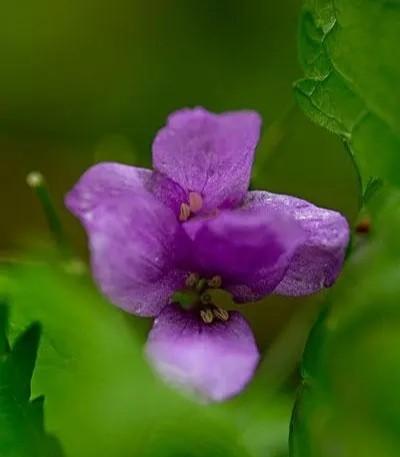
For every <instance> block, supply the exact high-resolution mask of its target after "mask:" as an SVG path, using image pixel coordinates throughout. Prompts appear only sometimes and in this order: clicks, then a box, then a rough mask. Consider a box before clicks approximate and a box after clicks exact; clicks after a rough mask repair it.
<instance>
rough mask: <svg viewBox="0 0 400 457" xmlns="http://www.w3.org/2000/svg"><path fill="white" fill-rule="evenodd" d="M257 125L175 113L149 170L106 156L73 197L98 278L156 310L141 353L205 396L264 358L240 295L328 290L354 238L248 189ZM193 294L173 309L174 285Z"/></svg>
mask: <svg viewBox="0 0 400 457" xmlns="http://www.w3.org/2000/svg"><path fill="white" fill-rule="evenodd" d="M260 126H261V120H260V117H259V116H258V114H257V113H255V112H252V111H239V112H228V113H223V114H218V115H217V114H213V113H209V112H208V111H206V110H204V109H202V108H195V109H185V110H181V111H178V112H176V113H173V114H172V115H171V116H170V117H169V118H168V123H167V126H166V127H164V128H163V129H161V130H160V132H159V133H158V134H157V136H156V138H155V141H154V143H153V165H154V171H151V170H147V169H142V168H136V167H131V166H127V165H121V164H116V163H102V164H98V165H95V166H93V167H92V168H91V169H89V170H88V171H87V172H86V173H85V174H84V175H83V176H82V178H81V179H80V180H79V182H78V183H77V184H76V186H75V187H74V188H73V189H72V191H71V192H70V193H69V194H68V196H67V198H66V204H67V206H68V208H69V209H70V210H71V211H72V212H73V213H74V214H75V215H76V216H77V217H78V218H79V219H80V220H81V222H82V223H83V225H84V227H85V229H86V231H87V233H88V236H89V241H90V251H91V262H92V269H93V274H94V277H95V279H96V281H97V283H98V284H99V286H100V288H101V290H102V291H103V293H104V294H105V295H106V296H107V297H108V298H109V299H110V300H111V301H112V302H113V303H114V304H115V305H117V306H119V307H121V308H123V309H125V310H126V311H128V312H131V313H133V314H136V315H140V316H154V317H156V319H155V322H154V326H153V328H152V330H151V332H150V335H149V338H148V343H147V354H148V356H149V358H150V360H151V361H152V362H153V364H154V366H155V367H156V369H157V370H158V371H159V372H160V373H161V374H162V376H163V377H165V378H167V379H170V380H172V381H173V382H175V383H179V384H181V385H183V386H185V387H186V388H189V389H192V390H194V391H196V392H198V393H200V394H201V395H202V396H204V397H205V398H207V399H210V400H223V399H225V398H228V397H230V396H232V395H235V394H236V393H238V392H239V391H240V390H241V389H243V387H244V386H245V385H246V383H247V382H248V381H249V380H250V379H251V377H252V375H253V373H254V371H255V369H256V367H257V364H258V360H259V351H258V349H257V346H256V343H255V340H254V337H253V334H252V331H251V329H250V327H249V325H248V324H247V323H246V321H245V319H244V318H243V317H242V316H241V314H240V313H239V312H237V311H235V312H232V311H229V310H226V309H223V308H221V307H219V306H217V305H216V304H215V303H214V302H213V298H212V297H213V294H212V293H211V292H212V290H213V289H224V290H225V291H228V292H229V293H230V294H231V295H232V296H233V298H234V300H235V301H237V302H241V303H243V302H249V301H254V300H257V299H260V298H262V297H263V296H265V295H267V294H269V293H276V294H283V295H297V296H299V295H306V294H311V293H313V292H316V291H318V290H320V289H321V288H323V287H329V286H331V285H332V284H333V282H334V281H335V279H336V277H337V275H338V274H339V272H340V269H341V266H342V263H343V258H344V253H345V249H346V246H347V243H348V239H349V228H348V224H347V222H346V220H345V219H344V218H343V217H342V216H341V215H340V214H339V213H337V212H335V211H331V210H327V209H321V208H318V207H316V206H314V205H312V204H311V203H308V202H306V201H304V200H300V199H298V198H295V197H289V196H286V195H277V194H271V193H268V192H264V191H248V186H249V181H250V173H251V167H252V162H253V156H254V151H255V148H256V145H257V142H258V139H259V134H260ZM182 289H187V290H190V291H191V295H190V294H189V296H190V297H192V300H191V301H190V302H189V303H188V305H187V306H184V307H183V306H180V305H179V304H177V303H175V302H174V300H173V296H174V293H175V292H176V291H179V290H182Z"/></svg>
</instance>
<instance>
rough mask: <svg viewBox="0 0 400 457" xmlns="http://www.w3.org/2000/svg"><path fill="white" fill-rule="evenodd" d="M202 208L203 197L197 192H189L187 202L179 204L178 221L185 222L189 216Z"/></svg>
mask: <svg viewBox="0 0 400 457" xmlns="http://www.w3.org/2000/svg"><path fill="white" fill-rule="evenodd" d="M202 207H203V197H202V196H201V194H199V193H198V192H189V197H188V202H184V203H181V206H180V208H179V220H180V221H181V222H184V221H187V220H188V219H189V217H190V215H191V214H196V213H198V212H199V211H200V210H201V208H202Z"/></svg>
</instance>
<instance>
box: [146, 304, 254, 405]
mask: <svg viewBox="0 0 400 457" xmlns="http://www.w3.org/2000/svg"><path fill="white" fill-rule="evenodd" d="M147 354H148V357H149V358H150V360H151V361H152V363H153V364H154V366H155V368H156V369H157V370H158V371H159V372H160V374H161V375H162V376H163V377H165V378H166V379H167V380H169V381H171V382H173V383H174V384H178V385H180V386H182V387H183V388H185V389H187V390H190V391H195V392H196V393H197V394H199V395H200V396H202V397H203V398H205V399H207V400H214V401H220V400H224V399H226V398H228V397H231V396H232V395H235V394H237V393H239V392H240V391H241V390H242V389H243V388H244V386H245V385H246V384H247V383H248V381H249V380H250V379H251V378H252V376H253V373H254V370H255V369H256V367H257V363H258V360H259V353H258V349H257V346H256V343H255V340H254V337H253V334H252V332H251V329H250V327H249V326H248V324H247V322H246V321H245V320H244V318H243V317H242V316H241V315H240V314H239V313H237V312H231V313H230V318H229V320H228V321H227V322H222V321H214V322H213V323H212V324H205V323H204V322H203V321H202V320H201V319H200V317H199V315H198V313H194V312H190V311H184V310H182V309H181V308H178V307H177V306H175V305H171V306H167V307H166V308H165V309H164V310H163V311H162V312H161V314H160V315H159V316H158V317H157V319H156V320H155V322H154V326H153V328H152V330H151V332H150V335H149V340H148V343H147Z"/></svg>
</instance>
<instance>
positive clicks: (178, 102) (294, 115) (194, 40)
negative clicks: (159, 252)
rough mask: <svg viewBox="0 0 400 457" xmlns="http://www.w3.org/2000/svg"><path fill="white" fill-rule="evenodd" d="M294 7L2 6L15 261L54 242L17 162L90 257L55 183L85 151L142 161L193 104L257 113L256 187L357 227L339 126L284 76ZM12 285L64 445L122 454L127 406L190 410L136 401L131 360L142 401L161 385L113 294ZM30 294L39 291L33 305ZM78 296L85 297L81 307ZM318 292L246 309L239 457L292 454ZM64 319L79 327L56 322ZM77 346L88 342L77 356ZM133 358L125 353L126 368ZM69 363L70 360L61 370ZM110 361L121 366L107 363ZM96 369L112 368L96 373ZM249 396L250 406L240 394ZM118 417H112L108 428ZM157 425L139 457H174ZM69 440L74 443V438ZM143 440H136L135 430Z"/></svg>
mask: <svg viewBox="0 0 400 457" xmlns="http://www.w3.org/2000/svg"><path fill="white" fill-rule="evenodd" d="M300 6H301V1H300V0H280V1H276V0H246V1H245V0H241V1H240V0H219V1H215V0H203V1H194V0H186V1H185V0H170V1H166V0H152V1H145V0H140V1H139V0H129V1H128V0H113V1H106V0H96V1H95V0H85V1H82V0H80V1H78V0H57V1H50V0H38V1H36V2H33V1H32V0H22V1H21V2H8V3H3V4H2V6H1V8H0V10H1V11H0V55H1V59H2V64H1V71H0V153H1V167H0V173H1V180H0V186H1V193H0V205H1V208H2V223H1V225H0V257H1V258H4V259H7V258H10V257H12V258H14V257H15V256H17V255H18V251H19V250H20V248H21V247H23V246H25V245H26V243H27V242H28V244H30V243H31V242H32V240H36V239H37V238H39V239H40V240H44V241H49V240H50V239H51V238H50V236H49V233H48V227H47V225H46V222H45V220H44V217H43V213H42V211H41V208H40V205H39V203H38V201H37V199H36V197H35V195H34V193H33V192H32V190H31V189H29V188H28V186H27V185H26V183H25V179H26V175H27V173H28V172H30V171H31V170H40V171H41V172H42V173H43V174H44V175H45V177H46V179H47V183H48V186H49V188H50V191H51V192H52V195H53V198H54V201H55V203H56V206H57V207H58V209H59V211H60V216H61V219H62V221H63V224H64V225H65V229H66V231H67V233H68V235H69V237H70V238H71V241H72V245H73V246H74V248H75V250H76V252H77V254H79V256H81V257H82V258H87V248H86V240H85V236H84V233H83V230H82V229H81V227H80V226H79V224H78V222H77V221H76V220H75V219H74V218H73V217H72V216H71V215H69V214H68V213H67V211H66V210H65V209H64V207H63V197H64V195H65V193H66V192H67V191H68V190H69V188H70V187H71V186H72V185H73V184H74V183H75V181H76V180H77V179H78V177H79V176H80V175H81V174H82V173H83V172H84V171H85V170H86V168H88V167H89V166H90V165H91V164H93V163H95V162H99V161H103V160H116V161H120V162H124V163H132V164H135V165H139V166H151V142H152V139H153V137H154V136H155V134H156V132H157V130H158V129H159V128H160V127H161V126H162V125H163V124H164V122H165V119H166V117H167V115H168V114H169V113H170V112H171V111H174V110H176V109H179V108H182V107H186V106H196V105H202V106H204V107H206V108H207V109H209V110H211V111H216V112H219V111H224V110H236V109H255V110H257V111H259V112H260V113H261V115H262V117H263V120H264V129H263V136H262V140H261V143H260V145H259V147H258V151H257V158H256V163H255V167H254V173H253V179H252V186H253V187H254V188H262V189H268V190H271V191H275V192H281V193H288V194H293V195H297V196H300V197H304V198H306V199H308V200H310V201H312V202H314V203H316V204H318V205H320V206H325V207H329V208H334V209H337V210H339V211H341V212H342V213H343V214H345V215H346V216H347V218H348V219H349V221H350V222H351V223H353V222H354V220H355V218H356V215H357V212H358V207H359V194H358V192H359V187H358V184H359V182H358V175H357V173H356V170H355V168H354V166H353V163H352V161H351V159H350V156H349V155H348V154H347V152H346V151H345V149H344V147H343V145H342V144H341V142H340V140H339V139H338V138H337V137H335V136H333V135H331V134H329V133H327V132H326V131H325V130H323V129H321V128H320V127H317V126H316V125H314V124H312V123H311V122H310V121H309V120H308V119H307V118H306V117H305V115H304V114H303V113H302V112H300V110H299V109H298V108H297V107H296V104H295V102H294V97H293V89H292V84H293V82H294V81H295V80H296V79H298V78H299V77H301V76H302V71H301V69H300V66H299V63H298V58H297V48H296V46H297V25H298V17H299V11H300ZM41 284H42V287H41V286H40V285H41ZM46 284H47V286H46ZM48 284H51V287H50V286H48ZM46 287H49V288H48V290H47V292H46V293H44V291H45V289H46ZM15 288H16V290H17V292H16V296H15V300H16V305H15V309H14V310H13V312H12V316H13V319H12V322H13V325H14V327H13V333H14V334H15V333H17V332H18V331H21V330H22V329H23V328H24V326H25V325H26V323H27V322H30V321H31V320H32V319H40V320H41V321H43V322H44V329H45V332H44V341H45V345H44V349H43V350H42V352H41V353H39V362H38V363H39V365H38V366H39V368H38V369H37V370H36V372H35V373H36V374H35V377H34V391H35V393H37V394H42V393H44V394H45V395H46V396H47V397H48V406H47V408H46V407H45V413H46V414H48V416H47V425H48V426H49V428H50V430H51V431H55V432H56V433H57V434H58V435H59V436H60V437H61V440H62V444H63V445H64V446H65V448H66V449H67V451H68V455H70V456H72V457H76V456H80V455H82V456H83V455H85V457H87V456H91V455H93V456H95V455H96V456H103V455H111V454H110V453H111V452H113V450H114V452H115V455H116V456H117V457H118V456H120V455H121V456H123V457H125V456H127V457H129V456H131V455H137V454H135V453H133V452H134V451H132V453H130V452H129V451H127V450H126V449H129V446H132V440H133V438H132V436H133V435H134V433H133V435H132V436H131V432H130V430H131V428H130V422H129V421H130V420H132V412H131V410H130V409H129V408H130V407H131V406H132V408H135V407H136V408H138V414H139V415H140V414H142V413H143V412H144V411H147V410H148V414H147V416H146V422H145V423H144V425H143V424H142V425H141V427H142V428H141V429H140V430H139V432H140V433H139V432H138V433H139V435H140V434H141V433H143V434H146V433H148V427H150V428H151V424H152V421H153V419H154V417H157V414H160V415H161V419H160V420H161V421H164V422H166V423H167V424H168V423H169V421H171V420H172V423H175V422H174V421H179V422H181V421H182V417H183V418H185V414H186V412H184V413H182V411H181V410H180V409H178V410H177V411H178V412H177V413H174V414H176V415H177V417H178V419H177V418H174V419H171V418H170V417H169V413H170V409H169V406H170V404H171V403H174V402H176V398H175V397H173V398H172V397H171V398H172V399H170V397H163V398H164V400H165V399H167V400H165V403H163V406H162V409H161V411H160V412H159V413H158V412H157V411H158V410H157V407H158V405H157V406H155V403H157V400H156V399H157V398H158V397H155V398H156V399H154V398H153V397H152V398H151V399H150V400H149V399H148V398H145V399H144V400H143V402H144V403H141V402H139V403H137V402H138V401H139V400H140V397H141V395H140V393H139V394H138V393H137V392H136V391H134V388H132V391H131V390H130V386H131V381H132V379H135V373H136V371H135V370H136V369H137V370H138V371H137V372H138V373H139V372H140V370H142V371H144V374H143V373H142V374H141V375H140V379H139V380H136V384H135V389H136V388H138V386H140V388H143V386H146V387H145V389H146V388H148V392H150V393H149V395H150V396H152V395H153V394H154V392H158V390H154V389H156V388H154V387H149V384H148V383H149V382H150V381H148V379H149V378H148V376H150V375H149V374H148V373H147V371H145V370H146V369H145V368H143V362H142V361H140V362H138V361H137V359H138V355H137V353H138V351H139V349H138V347H139V348H141V344H142V343H141V342H140V344H139V346H138V345H137V344H136V343H135V344H136V345H135V344H133V343H132V328H134V329H135V338H136V337H137V335H136V333H139V339H140V341H142V340H143V333H141V332H137V329H138V328H139V329H141V327H140V324H139V323H138V321H137V320H136V319H134V318H130V317H129V316H126V315H125V314H123V315H122V314H121V313H120V312H119V311H116V310H115V309H114V308H112V310H111V307H110V306H109V305H107V306H106V307H105V308H104V311H103V308H101V309H100V308H97V306H100V305H99V303H98V302H96V301H93V298H92V296H90V298H88V299H87V300H86V301H85V297H86V296H85V295H84V293H82V294H81V295H79V292H80V289H77V290H76V291H74V292H72V291H71V292H70V291H69V288H70V285H69V283H68V282H67V283H66V284H65V283H64V282H63V281H62V280H60V279H59V278H58V277H53V276H52V275H51V274H50V276H49V277H48V278H47V277H46V276H45V278H43V277H42V276H39V277H36V274H35V275H33V277H31V275H30V274H25V273H24V274H22V277H18V278H17V282H16V286H15ZM85 293H86V292H85ZM31 297H36V298H35V300H36V302H35V303H36V304H37V308H35V306H36V305H32V303H33V302H31V301H30V300H31ZM96 299H97V300H98V295H96ZM85 302H87V303H94V304H93V306H92V305H91V304H90V306H89V305H87V306H88V308H87V309H86V308H84V303H85ZM320 302H321V297H320V296H314V297H312V298H306V299H283V298H277V297H269V298H267V299H266V300H264V301H262V302H260V303H258V304H255V305H253V306H252V307H249V308H248V309H247V311H246V316H247V317H248V319H249V320H250V322H251V323H252V324H253V327H254V329H255V332H256V335H257V340H258V343H259V345H260V347H261V348H262V349H265V350H266V354H267V356H266V359H265V361H264V362H263V364H262V367H261V369H260V372H259V375H258V377H257V379H256V380H255V381H254V383H253V384H254V386H253V387H252V388H251V389H250V393H249V397H246V396H245V397H244V399H243V400H242V399H241V398H240V399H238V400H237V403H235V402H234V403H233V409H234V410H235V408H236V410H240V411H241V415H240V416H239V415H238V417H237V419H236V416H234V417H235V419H234V420H235V421H236V422H237V424H238V427H239V429H240V430H241V431H242V432H243V435H240V436H239V441H240V443H242V444H243V443H244V446H245V448H246V449H247V451H246V452H248V453H249V455H254V456H259V455H260V456H261V455H271V456H279V457H280V456H282V455H286V453H287V450H286V438H287V433H288V416H289V414H290V407H291V402H290V399H292V397H293V394H294V390H295V387H296V382H291V380H292V376H293V375H294V374H295V373H296V368H297V366H298V363H299V360H300V357H301V353H302V350H303V347H304V342H305V339H306V337H307V334H308V331H309V329H310V326H311V324H312V322H313V320H314V318H315V315H316V313H317V312H318V309H319V305H320ZM70 303H71V306H69V304H70ZM101 306H103V303H101ZM82 309H83V311H82ZM53 313H54V315H53ZM103 313H104V316H103ZM121 316H122V317H121ZM121 320H122V321H123V323H122V324H121V323H120V321H121ZM114 321H115V322H114ZM65 322H73V324H74V325H76V327H74V326H73V325H72V326H71V327H68V328H65V327H66V326H65ZM106 323H107V324H106ZM114 325H115V328H114ZM87 328H90V329H91V330H90V331H88V333H87V335H86V334H85V332H83V333H84V334H82V329H87ZM109 331H110V334H109V333H108V332H109ZM107 335H112V336H109V337H107ZM116 335H118V337H116ZM107 338H109V339H110V340H107ZM135 341H136V339H135ZM131 343H132V344H133V346H134V347H132V348H130V347H129V344H131ZM58 344H59V346H58ZM64 344H65V345H66V346H65V347H64ZM81 346H82V347H84V348H85V350H84V351H82V352H81V351H80V347H81ZM60 348H61V349H60ZM86 350H87V352H86ZM63 351H65V354H64V352H63ZM116 353H117V354H118V356H117V358H116V356H115V354H116ZM77 354H79V355H77ZM93 354H97V355H96V357H93ZM103 357H104V359H103ZM130 359H132V360H135V362H134V363H132V366H126V361H127V360H130ZM118 364H119V365H118ZM70 366H72V367H73V368H74V369H76V372H74V374H72V375H71V373H70V372H69V371H68V368H69V367H70ZM121 366H124V369H122V372H121V373H122V374H121V373H119V372H118V370H120V369H121V368H120V367H121ZM107 367H111V368H110V370H111V371H110V373H107V375H105V374H104V370H105V369H107ZM113 370H114V371H113ZM118 374H121V376H122V378H120V377H119V376H118ZM152 382H153V381H152ZM110 386H111V389H112V391H113V392H114V396H113V397H110V391H109V389H110ZM266 386H268V389H267V387H266ZM94 389H96V390H94ZM152 389H153V390H152ZM157 389H159V387H157ZM252 389H254V392H258V393H257V394H254V393H252V392H253V390H252ZM257 389H258V390H257ZM260 389H261V390H260ZM276 390H279V391H280V392H282V391H283V392H284V394H285V396H284V397H282V398H281V397H278V396H276V397H274V395H273V394H272V393H271V391H272V392H275V391H276ZM260 392H263V394H262V396H260ZM267 392H268V393H267ZM286 394H288V397H286ZM154 395H155V394H154ZM252 395H253V396H252ZM253 397H254V398H255V400H254V402H253V400H251V401H250V400H249V399H248V398H250V399H253ZM99 398H100V399H101V401H99V400H98V399H99ZM260 398H263V400H264V401H265V403H263V402H262V401H261V402H260ZM164 400H163V401H164ZM74 402H76V405H75V403H74ZM253 403H254V404H253ZM72 404H74V406H75V407H74V408H71V405H72ZM254 405H256V406H254ZM60 408H61V409H62V408H65V414H63V415H60ZM185 408H189V413H190V414H199V418H198V419H195V420H196V421H198V422H199V423H202V421H206V422H207V420H209V419H208V418H207V417H206V418H204V417H203V416H202V415H201V414H200V413H198V411H197V406H196V407H195V406H192V405H191V406H190V407H189V406H185V407H184V408H183V409H184V411H186V410H185ZM193 408H194V409H193ZM63 411H64V410H63ZM193 411H195V412H194V413H193ZM209 414H211V413H209ZM218 414H219V412H218ZM224 414H225V413H224ZM229 414H230V413H229ZM181 415H182V417H181ZM196 417H197V416H196ZM224 417H225V416H224ZM138 420H139V419H138ZM210 420H211V424H213V423H214V422H216V423H217V422H218V420H217V419H215V417H214V416H212V419H210ZM91 421H94V422H93V423H91ZM184 421H185V419H183V422H181V423H182V424H184V423H185V422H184ZM224 421H225V418H224V419H223V420H222V423H224ZM113 422H115V423H117V424H118V427H119V428H113V425H112V423H113ZM139 422H140V420H139ZM149 424H150V425H149ZM133 426H135V427H136V426H138V424H136V422H135V423H134V424H133V425H132V427H133ZM203 426H204V425H202V426H201V427H203ZM220 426H221V425H218V427H220ZM199 427H200V426H199ZM201 427H200V428H199V430H202V428H201ZM212 427H214V425H212ZM222 427H224V425H223V426H222ZM81 428H82V430H83V431H82V435H81V436H80V435H79V431H80V429H81ZM227 428H228V429H229V430H230V426H229V427H228V426H227ZM267 429H268V430H270V432H269V433H268V432H266V430H267ZM162 430H163V431H162V432H159V431H158V429H156V431H155V432H154V434H155V436H157V433H166V434H167V435H168V436H167V438H168V439H167V438H165V437H164V436H163V435H162V439H160V440H157V439H155V438H154V452H153V451H151V450H148V449H149V448H147V447H144V448H145V449H147V451H146V452H149V455H168V456H169V455H170V454H166V453H165V452H167V451H165V452H164V450H163V451H160V450H158V446H163V445H162V444H161V445H160V442H161V443H164V442H168V440H171V436H170V435H169V434H168V427H167V428H166V429H165V427H164V429H162ZM186 432H187V433H189V432H188V431H186ZM174 433H175V429H173V431H172V434H174ZM190 433H192V434H193V433H195V432H193V430H192V431H191V432H190ZM218 433H219V432H218ZM223 433H225V432H223ZM226 433H227V434H228V435H229V433H233V435H235V433H236V432H235V431H233V432H232V431H231V430H230V431H229V433H228V432H226ZM139 435H138V436H139ZM211 435H212V433H211ZM211 435H210V436H211ZM228 435H227V436H228ZM78 436H79V439H80V440H81V441H82V442H81V443H77V441H76V440H77V439H78ZM173 436H174V435H173ZM222 436H225V435H224V434H223V435H222ZM229 436H230V435H229ZM96 437H98V440H99V441H98V443H96V445H95V441H96ZM164 438H165V439H164ZM214 438H215V437H214ZM141 439H142V438H141V435H140V436H139V438H138V437H135V440H139V441H140V440H141ZM196 440H197V441H196ZM221 440H222V441H221V442H223V443H224V446H225V445H226V442H225V441H224V439H222V438H221ZM192 441H193V443H194V442H196V443H197V442H198V441H199V440H198V439H197V438H193V439H192ZM228 441H229V440H228ZM177 442H179V443H180V446H182V442H181V441H180V440H178V441H176V442H175V441H174V443H173V445H171V446H172V447H171V449H174V446H178V445H177V444H176V443H177ZM209 442H210V443H211V444H210V446H211V450H210V449H209V450H206V451H204V452H203V453H202V452H201V450H200V451H199V452H200V454H199V455H210V456H211V455H212V456H214V455H220V454H221V455H241V456H242V455H247V454H243V452H242V451H241V448H240V447H237V446H236V444H234V443H233V444H232V449H234V451H232V449H231V450H229V452H228V451H223V450H222V451H221V453H220V454H219V453H218V454H217V453H216V452H215V453H214V451H215V448H214V444H212V443H213V441H212V440H211V441H209ZM116 443H117V444H116ZM205 443H206V444H207V443H208V441H207V440H206V441H205ZM116 445H118V446H119V448H118V451H120V453H118V452H117V451H116V448H115V446H116ZM139 448H140V449H142V448H141V447H140V446H139ZM163 449H164V448H163ZM165 449H167V450H168V449H169V448H168V446H167V447H166V448H165ZM192 450H193V452H197V450H196V449H195V448H194V447H193V448H192ZM163 452H164V453H163ZM168 452H169V451H168ZM171 452H172V454H171V456H172V455H174V456H176V455H178V453H179V452H182V453H183V454H182V455H187V454H186V453H187V448H186V447H183V449H181V448H179V452H178V451H177V450H176V451H171ZM140 455H141V454H140ZM146 455H147V454H146ZM179 455H181V454H179ZM193 455H196V456H197V454H196V453H194V454H193Z"/></svg>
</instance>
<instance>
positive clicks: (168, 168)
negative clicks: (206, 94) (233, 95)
mask: <svg viewBox="0 0 400 457" xmlns="http://www.w3.org/2000/svg"><path fill="white" fill-rule="evenodd" d="M260 127H261V119H260V117H259V115H258V114H257V113H255V112H254V111H237V112H228V113H223V114H213V113H210V112H208V111H206V110H205V109H203V108H195V109H184V110H181V111H177V112H176V113H174V114H172V115H171V116H169V118H168V124H167V126H166V127H164V128H163V129H161V130H160V131H159V132H158V134H157V136H156V138H155V140H154V143H153V165H154V168H155V169H156V170H158V171H159V172H161V173H163V174H165V175H166V176H168V177H169V178H171V179H172V180H174V181H175V182H176V183H178V184H179V185H180V186H181V187H182V188H183V189H184V190H185V191H186V192H187V194H188V193H189V192H197V193H199V194H201V196H202V197H203V211H205V212H206V211H210V210H213V209H215V208H222V207H234V206H236V205H237V204H239V203H240V202H241V200H242V199H243V198H244V196H245V192H246V191H247V189H248V186H249V181H250V172H251V166H252V163H253V156H254V151H255V148H256V145H257V142H258V139H259V135H260Z"/></svg>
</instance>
